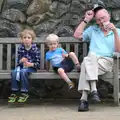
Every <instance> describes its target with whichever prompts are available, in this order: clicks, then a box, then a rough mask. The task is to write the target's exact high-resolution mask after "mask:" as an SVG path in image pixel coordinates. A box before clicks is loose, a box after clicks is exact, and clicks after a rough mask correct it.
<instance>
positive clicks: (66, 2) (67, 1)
mask: <svg viewBox="0 0 120 120" xmlns="http://www.w3.org/2000/svg"><path fill="white" fill-rule="evenodd" d="M59 2H63V3H65V4H69V3H71V2H72V0H59Z"/></svg>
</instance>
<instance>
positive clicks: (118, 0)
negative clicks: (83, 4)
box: [104, 0, 120, 9]
mask: <svg viewBox="0 0 120 120" xmlns="http://www.w3.org/2000/svg"><path fill="white" fill-rule="evenodd" d="M104 2H105V4H106V7H107V8H112V9H113V8H115V9H117V8H118V9H119V8H120V0H110V1H108V0H107V1H106V0H104Z"/></svg>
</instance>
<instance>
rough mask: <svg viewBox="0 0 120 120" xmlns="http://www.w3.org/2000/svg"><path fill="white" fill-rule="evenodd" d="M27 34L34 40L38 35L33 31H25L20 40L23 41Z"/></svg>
mask: <svg viewBox="0 0 120 120" xmlns="http://www.w3.org/2000/svg"><path fill="white" fill-rule="evenodd" d="M26 34H30V35H31V37H32V40H34V39H35V37H36V34H35V32H34V31H33V30H32V29H24V30H23V31H22V32H21V33H20V38H21V39H22V38H23V36H25V35H26Z"/></svg>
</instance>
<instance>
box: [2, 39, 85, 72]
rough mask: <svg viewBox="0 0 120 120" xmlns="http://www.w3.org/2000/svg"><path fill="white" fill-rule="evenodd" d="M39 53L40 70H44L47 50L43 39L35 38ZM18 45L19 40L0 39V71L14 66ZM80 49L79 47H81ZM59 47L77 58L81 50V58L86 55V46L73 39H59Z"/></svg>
mask: <svg viewBox="0 0 120 120" xmlns="http://www.w3.org/2000/svg"><path fill="white" fill-rule="evenodd" d="M34 43H36V44H37V45H38V46H39V47H40V51H41V66H40V69H45V53H46V51H47V50H48V49H47V46H46V45H45V38H42V37H40V38H36V40H35V41H34ZM19 44H20V40H19V38H0V71H1V70H11V69H13V68H14V67H15V65H16V57H17V52H16V51H17V49H18V46H19ZM80 45H81V46H82V47H81V46H80ZM60 46H61V47H63V48H64V49H65V50H66V51H67V52H70V51H73V52H75V54H76V55H77V57H79V54H80V51H81V50H82V54H83V56H85V55H86V53H87V44H86V43H85V42H80V41H79V40H78V39H75V38H74V37H60Z"/></svg>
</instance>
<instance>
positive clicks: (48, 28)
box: [33, 19, 60, 36]
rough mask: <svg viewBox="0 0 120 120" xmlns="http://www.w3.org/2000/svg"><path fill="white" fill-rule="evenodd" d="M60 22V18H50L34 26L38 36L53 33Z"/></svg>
mask: <svg viewBox="0 0 120 120" xmlns="http://www.w3.org/2000/svg"><path fill="white" fill-rule="evenodd" d="M59 23H60V20H53V19H50V20H49V21H46V22H43V23H41V24H40V25H37V26H33V29H34V30H35V33H36V35H37V36H44V35H47V34H49V33H52V32H53V31H54V30H55V29H56V27H57V25H58V24H59Z"/></svg>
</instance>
